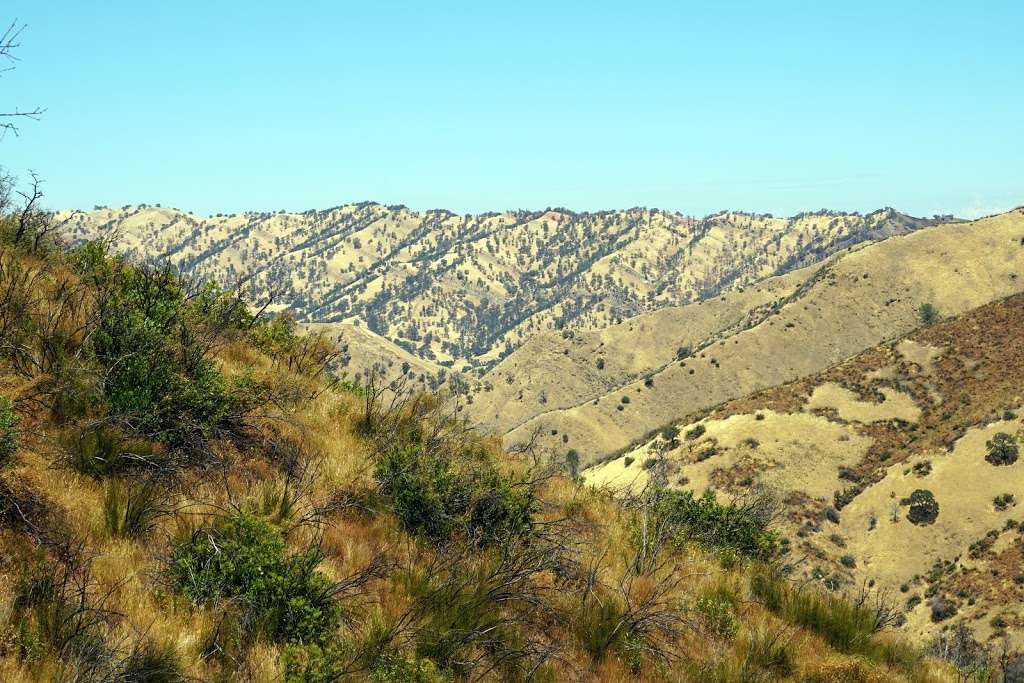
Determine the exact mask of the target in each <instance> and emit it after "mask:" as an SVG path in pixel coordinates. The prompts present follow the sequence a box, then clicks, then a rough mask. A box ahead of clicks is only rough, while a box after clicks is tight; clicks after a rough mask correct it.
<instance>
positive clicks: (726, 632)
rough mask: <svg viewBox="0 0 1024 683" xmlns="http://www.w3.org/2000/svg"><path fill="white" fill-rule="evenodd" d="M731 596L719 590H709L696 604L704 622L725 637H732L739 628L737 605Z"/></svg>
mask: <svg viewBox="0 0 1024 683" xmlns="http://www.w3.org/2000/svg"><path fill="white" fill-rule="evenodd" d="M731 597H732V596H728V595H722V594H720V593H719V592H717V591H709V592H708V593H705V594H704V595H702V596H701V597H700V598H699V599H698V600H697V603H696V605H695V606H694V609H695V610H696V611H697V613H698V614H699V615H700V616H701V620H702V621H703V622H704V624H705V625H706V626H707V627H708V628H709V629H710V630H711V631H712V632H714V633H716V634H718V635H719V636H721V637H723V638H732V637H733V636H735V635H736V631H737V630H738V624H737V622H736V606H735V604H734V601H733V600H732V599H730V598H731Z"/></svg>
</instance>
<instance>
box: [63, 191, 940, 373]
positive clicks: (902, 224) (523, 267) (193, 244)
mask: <svg viewBox="0 0 1024 683" xmlns="http://www.w3.org/2000/svg"><path fill="white" fill-rule="evenodd" d="M60 219H61V220H62V221H66V223H65V224H64V229H65V231H66V234H67V235H68V236H70V237H71V238H72V239H73V240H79V239H95V238H98V237H104V236H109V235H116V238H112V242H113V243H114V244H115V246H116V248H117V249H118V250H119V251H120V252H121V253H123V254H125V255H127V256H129V257H131V258H133V259H137V260H141V261H146V262H153V261H160V260H164V259H167V260H170V261H172V262H173V263H175V264H177V265H179V266H181V267H182V268H183V269H185V270H186V271H187V272H189V273H193V274H195V275H197V276H198V277H200V278H214V279H217V280H218V281H220V282H222V283H231V282H235V281H237V280H239V279H242V278H248V281H249V283H250V287H251V290H250V291H251V295H252V298H253V299H255V300H260V299H263V298H267V297H270V296H271V295H273V296H274V297H275V302H276V304H277V305H278V306H279V307H281V308H287V309H289V310H291V311H292V312H293V313H294V314H295V315H296V317H297V318H298V319H299V320H300V321H302V322H320V323H325V322H345V321H348V322H351V321H354V320H360V321H362V322H363V323H364V324H365V325H366V326H367V327H368V329H369V330H371V331H372V332H374V333H376V334H379V335H381V336H382V337H384V338H386V339H388V340H389V341H391V342H393V343H395V344H397V345H399V346H401V347H403V348H405V349H407V350H408V351H410V352H411V353H413V354H415V355H417V356H419V357H421V358H422V359H424V360H426V361H432V362H436V363H442V364H445V365H447V366H449V367H454V368H455V369H462V368H464V367H481V366H483V367H486V366H489V365H491V364H493V363H494V362H496V361H497V360H498V359H500V358H501V357H503V356H504V355H506V354H507V353H509V352H511V351H512V350H513V349H514V348H516V347H518V346H519V345H521V344H522V343H523V342H524V341H526V340H527V339H529V338H530V337H532V336H533V335H534V334H537V333H540V332H544V331H550V330H560V329H568V330H587V329H600V328H603V327H606V326H607V325H609V324H612V323H614V322H617V321H620V320H623V319H625V318H628V317H631V316H634V315H637V314H639V313H643V312H645V311H651V310H656V309H658V308H662V307H665V306H671V305H679V304H682V303H686V302H689V301H694V300H696V299H699V298H704V297H708V296H713V295H715V294H717V293H719V292H721V291H725V290H728V289H731V288H733V287H737V286H743V285H745V284H749V283H751V282H754V281H757V280H761V279H763V278H765V277H769V276H772V275H776V274H778V273H781V272H785V271H788V270H790V269H793V268H796V267H799V266H801V265H805V264H808V263H812V262H814V261H817V260H820V259H821V258H823V257H825V256H827V255H828V254H831V253H834V252H836V251H838V250H839V249H842V248H844V247H846V246H848V245H851V244H857V243H860V242H863V241H868V240H876V239H882V238H885V237H888V236H891V235H900V234H905V233H907V232H909V231H912V230H915V229H918V228H920V227H923V226H925V225H928V224H929V223H930V221H927V220H922V219H916V218H911V217H909V216H904V215H902V214H899V213H897V212H895V211H892V210H884V211H878V212H875V213H873V214H869V215H867V216H862V215H858V214H838V213H831V212H823V213H814V214H803V215H800V216H796V217H794V218H773V217H771V216H763V215H746V214H737V213H722V214H717V215H714V216H710V217H708V218H706V219H703V220H695V219H692V218H688V217H685V216H682V215H679V214H673V213H667V212H663V211H658V210H648V209H631V210H628V211H614V212H601V213H573V212H570V211H565V210H548V211H542V212H516V213H503V214H484V215H480V216H470V215H466V216H457V215H454V214H452V213H450V212H447V211H428V212H425V213H420V212H414V211H410V210H409V209H406V208H404V207H385V206H381V205H378V204H372V203H367V204H358V205H350V206H343V207H338V208H335V209H330V210H327V211H309V212H305V213H301V214H292V213H275V214H254V213H247V214H238V215H220V216H211V217H202V216H196V215H193V214H186V213H182V212H179V211H177V210H173V209H166V208H159V207H124V208H121V209H105V208H104V209H96V210H94V211H91V212H70V213H62V214H60Z"/></svg>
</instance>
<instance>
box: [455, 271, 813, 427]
mask: <svg viewBox="0 0 1024 683" xmlns="http://www.w3.org/2000/svg"><path fill="white" fill-rule="evenodd" d="M813 273H814V269H813V268H803V269H800V270H797V271H794V272H792V273H788V274H786V275H781V276H778V277H773V278H768V279H767V280H763V281H761V282H758V283H757V284H755V285H751V286H750V287H747V288H740V289H738V290H736V291H733V292H730V293H729V294H728V295H723V296H720V297H717V298H715V299H709V300H707V301H701V302H699V303H694V304H690V305H687V306H673V307H670V308H663V309H660V310H658V311H653V312H651V313H644V314H642V315H638V316H636V317H633V318H629V319H628V320H625V321H623V322H621V323H617V324H615V325H610V326H608V327H606V328H604V329H601V330H593V331H570V330H565V331H562V332H544V333H540V334H537V335H535V336H534V337H532V338H531V339H530V340H528V341H527V342H525V343H524V344H523V345H522V346H521V347H520V348H518V349H516V350H515V351H514V352H513V353H512V354H510V355H509V356H508V357H507V358H505V359H504V360H502V361H501V362H500V363H499V364H498V365H497V366H495V367H494V369H492V370H490V371H489V372H488V373H487V374H486V375H484V377H483V378H482V379H481V380H480V381H479V382H475V383H474V384H473V394H472V398H471V401H472V402H471V403H470V404H469V405H468V406H467V412H468V414H469V415H470V416H471V417H472V419H473V420H474V421H475V422H477V423H479V424H480V425H481V426H482V427H483V428H484V429H487V430H491V431H495V432H498V433H506V432H509V431H512V430H513V429H515V428H516V427H518V426H520V425H521V424H523V423H524V422H526V421H527V420H529V419H531V418H533V417H535V416H537V415H540V414H542V413H547V412H549V411H555V410H559V409H562V408H571V407H572V406H575V405H579V404H581V403H584V402H586V401H590V400H593V399H596V398H599V397H601V396H603V395H605V394H608V393H610V392H612V391H615V390H617V389H619V388H620V387H622V386H623V385H626V384H630V383H632V382H634V381H636V380H638V379H644V378H646V377H648V376H650V375H653V374H654V373H656V372H658V371H660V370H662V369H664V368H665V366H667V365H669V364H671V363H673V362H676V361H678V360H680V359H681V358H685V357H687V356H689V355H690V353H692V351H693V350H694V349H700V348H702V347H704V346H706V345H707V344H708V343H709V341H710V340H712V339H714V338H715V337H717V336H719V335H721V334H723V333H724V332H725V331H726V330H729V329H732V328H735V327H738V326H739V327H742V326H745V325H746V324H747V321H748V320H749V319H750V318H751V317H756V316H758V315H759V312H762V311H764V310H766V309H771V307H773V306H777V305H780V304H781V303H782V302H783V301H784V300H786V299H787V298H788V297H790V296H792V295H793V294H794V293H795V292H796V290H797V289H798V288H799V287H800V286H801V285H802V284H803V283H804V282H805V281H806V280H807V278H808V277H810V276H811V275H812V274H813Z"/></svg>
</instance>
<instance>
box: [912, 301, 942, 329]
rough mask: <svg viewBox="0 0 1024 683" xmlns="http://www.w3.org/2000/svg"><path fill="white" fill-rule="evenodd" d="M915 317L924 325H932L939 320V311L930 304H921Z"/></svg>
mask: <svg viewBox="0 0 1024 683" xmlns="http://www.w3.org/2000/svg"><path fill="white" fill-rule="evenodd" d="M917 315H918V317H919V318H920V319H921V322H922V323H924V324H925V325H932V324H934V323H935V322H936V321H937V320H938V319H939V309H937V308H935V306H933V305H932V304H927V303H926V304H921V307H920V308H919V309H917Z"/></svg>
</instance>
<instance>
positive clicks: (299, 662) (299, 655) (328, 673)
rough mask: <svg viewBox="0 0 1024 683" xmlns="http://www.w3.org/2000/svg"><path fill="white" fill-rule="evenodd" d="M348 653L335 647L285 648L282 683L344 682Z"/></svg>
mask: <svg viewBox="0 0 1024 683" xmlns="http://www.w3.org/2000/svg"><path fill="white" fill-rule="evenodd" d="M347 654H348V653H347V652H345V651H344V649H343V648H340V647H338V646H337V645H333V644H332V645H323V646H321V645H317V644H316V643H309V644H305V645H301V644H292V645H288V646H287V647H285V649H284V651H283V653H282V655H281V659H282V663H283V664H284V683H334V681H340V680H344V677H345V675H346V673H347V669H348V667H347V664H348V663H349V661H348V660H349V658H348V657H347V656H346V655H347Z"/></svg>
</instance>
